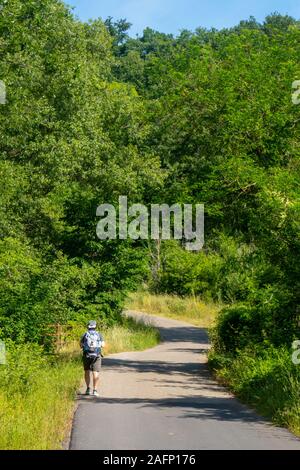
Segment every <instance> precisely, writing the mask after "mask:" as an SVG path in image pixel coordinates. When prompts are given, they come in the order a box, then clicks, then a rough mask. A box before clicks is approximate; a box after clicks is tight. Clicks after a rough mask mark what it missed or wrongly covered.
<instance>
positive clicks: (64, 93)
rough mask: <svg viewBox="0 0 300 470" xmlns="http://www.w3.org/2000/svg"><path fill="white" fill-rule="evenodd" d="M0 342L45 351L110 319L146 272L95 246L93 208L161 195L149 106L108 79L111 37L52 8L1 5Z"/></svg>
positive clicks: (49, 3) (99, 26) (132, 255)
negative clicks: (73, 323)
mask: <svg viewBox="0 0 300 470" xmlns="http://www.w3.org/2000/svg"><path fill="white" fill-rule="evenodd" d="M1 3H2V6H3V8H2V9H1V11H0V77H1V79H2V80H3V81H4V82H5V85H6V91H7V100H6V105H1V108H0V174H1V194H0V215H1V216H0V279H1V282H0V285H1V287H0V325H1V335H2V336H3V337H7V336H10V337H12V338H14V339H16V338H17V337H18V338H19V340H29V341H43V338H44V335H45V331H46V330H47V329H48V326H49V325H51V324H55V323H64V322H66V321H67V320H70V319H73V318H75V317H76V316H77V315H78V314H79V313H85V314H86V315H87V316H95V317H97V318H102V319H103V320H104V321H105V322H106V323H107V322H112V321H114V318H117V315H118V313H119V311H120V308H121V301H122V298H123V295H124V291H125V290H126V289H127V288H129V287H132V286H133V285H135V283H136V279H138V278H139V276H140V275H141V273H143V272H144V270H145V261H144V257H143V254H142V252H139V251H138V250H135V249H134V246H133V245H132V244H131V242H129V241H128V242H123V243H116V242H115V243H114V242H110V243H104V242H102V243H101V242H100V241H99V240H98V239H97V237H96V224H97V221H98V220H97V218H96V208H97V206H98V205H99V204H101V203H104V202H105V203H110V202H112V203H114V202H117V201H118V197H119V195H122V194H126V195H128V197H129V200H130V199H132V200H134V201H135V200H136V199H137V200H142V199H144V198H146V197H148V194H150V193H151V191H155V190H157V188H158V187H160V185H161V181H162V177H161V175H160V170H159V159H158V158H157V157H156V156H155V155H154V152H152V151H151V150H148V148H147V147H146V146H145V145H144V142H145V139H146V138H147V135H148V134H149V125H148V123H147V121H146V120H145V117H144V116H145V112H144V103H143V101H142V99H141V98H140V97H139V96H138V94H137V92H136V91H135V89H134V87H133V86H131V85H130V84H120V83H118V82H116V81H115V80H114V78H113V76H112V71H111V69H112V67H113V66H114V64H115V59H114V56H113V53H112V42H113V41H112V39H111V37H110V35H109V34H108V32H107V28H106V27H105V26H104V24H103V23H102V22H101V21H95V22H92V23H90V24H82V23H80V22H79V21H77V20H75V19H74V17H73V16H72V15H71V13H70V12H69V11H68V10H67V9H66V7H65V6H64V5H63V4H62V3H61V2H59V1H56V0H41V1H36V0H30V1H27V0H26V1H23V0H9V1H4V2H1Z"/></svg>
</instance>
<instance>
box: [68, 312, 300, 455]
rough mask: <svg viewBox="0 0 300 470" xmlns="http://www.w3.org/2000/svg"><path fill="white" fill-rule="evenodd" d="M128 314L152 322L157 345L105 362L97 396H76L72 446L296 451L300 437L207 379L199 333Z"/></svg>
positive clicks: (204, 339)
mask: <svg viewBox="0 0 300 470" xmlns="http://www.w3.org/2000/svg"><path fill="white" fill-rule="evenodd" d="M130 314H131V315H134V316H136V317H138V318H139V319H143V320H144V321H147V322H151V323H154V324H155V325H156V326H157V327H158V328H159V329H160V332H161V335H162V339H163V342H162V343H161V344H160V345H159V346H157V347H155V348H153V349H150V350H147V351H144V352H131V353H121V354H114V355H111V356H109V357H106V358H105V359H104V360H103V366H104V367H103V369H102V373H101V386H100V390H99V391H100V398H94V397H86V396H83V395H81V394H78V400H79V406H78V408H77V411H76V414H75V418H74V423H73V430H72V436H71V442H70V449H73V450H76V449H78V450H79V449H84V450H85V449H88V450H89V449H95V450H118V449H119V450H138V449H143V450H172V449H177V450H184V449H189V450H190V449H191V450H202V449H211V450H213V449H221V450H224V449H257V450H259V449H268V450H269V449H275V450H279V449H280V450H288V449H298V450H300V440H299V439H297V438H296V437H295V436H294V435H292V434H291V433H290V432H288V431H287V430H286V429H283V428H279V427H275V426H273V425H272V424H270V423H269V422H267V421H265V420H264V419H262V418H261V417H259V416H258V415H257V414H256V413H255V412H253V411H252V410H250V409H249V408H248V407H246V406H244V405H242V404H241V403H240V402H239V401H238V400H237V399H236V398H234V397H233V396H232V395H231V394H230V393H229V392H228V391H227V390H226V389H225V388H223V387H222V386H220V385H219V384H218V383H216V381H215V380H214V379H213V378H212V377H211V375H210V373H209V371H208V368H207V356H206V353H207V350H208V349H209V343H208V338H207V334H206V331H205V330H204V329H202V328H196V327H193V326H191V325H189V324H187V323H183V322H178V321H175V320H170V319H166V318H159V317H153V316H151V317H150V316H146V315H141V314H135V313H133V312H131V313H130ZM84 390H85V388H84V387H83V388H82V390H81V393H84Z"/></svg>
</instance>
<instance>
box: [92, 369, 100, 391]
mask: <svg viewBox="0 0 300 470" xmlns="http://www.w3.org/2000/svg"><path fill="white" fill-rule="evenodd" d="M99 378H100V374H99V372H93V383H94V390H97V387H98V384H99Z"/></svg>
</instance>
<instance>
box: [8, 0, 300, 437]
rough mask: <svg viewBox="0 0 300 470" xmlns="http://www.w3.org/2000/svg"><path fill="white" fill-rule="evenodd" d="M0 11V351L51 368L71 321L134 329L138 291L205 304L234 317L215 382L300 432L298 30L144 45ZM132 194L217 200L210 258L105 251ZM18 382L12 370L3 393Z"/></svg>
mask: <svg viewBox="0 0 300 470" xmlns="http://www.w3.org/2000/svg"><path fill="white" fill-rule="evenodd" d="M0 3H1V7H2V8H1V11H0V80H1V81H2V82H3V83H4V84H5V89H6V102H5V104H0V177H1V193H0V339H1V340H2V341H4V342H5V344H6V347H7V350H8V354H11V357H12V360H13V361H15V360H17V359H16V354H18V355H20V354H21V355H22V354H23V356H22V357H24V358H25V356H26V354H27V356H26V358H27V359H24V361H25V360H28V361H29V358H28V357H29V353H28V351H33V352H36V353H34V354H33V356H35V354H36V355H38V356H39V359H38V360H39V361H43V360H46V359H45V358H47V355H48V354H51V352H52V351H53V347H54V345H53V341H52V338H53V336H52V335H51V331H52V329H53V328H54V327H55V325H57V324H60V325H68V324H72V322H73V323H76V322H79V323H85V322H86V321H87V320H89V319H90V318H96V319H97V320H99V321H100V322H101V324H102V325H104V326H107V327H109V326H113V325H115V324H119V323H122V318H121V312H122V310H123V307H124V302H125V300H126V297H127V295H128V293H130V292H134V291H136V290H138V289H140V288H141V286H145V285H147V289H149V291H150V292H152V293H154V294H170V295H176V296H179V297H182V298H184V297H186V296H196V297H200V298H201V299H203V300H204V301H207V302H216V303H218V304H220V305H222V308H221V309H220V312H219V314H218V316H217V318H216V322H215V325H214V327H213V328H212V329H211V332H210V336H211V342H212V346H213V347H212V351H211V353H210V361H209V362H210V367H211V369H212V370H213V371H214V373H215V374H217V375H218V376H219V377H220V380H223V381H225V383H227V384H228V385H229V386H230V387H231V388H232V389H233V390H234V391H235V392H236V393H237V394H238V395H239V396H241V397H242V398H243V399H244V400H245V401H247V402H249V403H250V404H253V405H255V406H256V407H257V409H258V410H259V411H261V412H263V413H265V414H266V415H268V416H271V417H272V418H273V419H274V420H275V422H277V423H280V424H284V425H287V426H289V427H290V428H291V429H292V430H294V431H296V432H300V408H299V402H300V401H299V399H300V396H299V394H300V392H299V390H300V387H299V382H300V372H299V366H297V365H295V364H293V362H292V359H291V357H292V352H293V349H292V343H293V341H295V340H297V339H300V331H299V330H300V327H299V325H300V310H299V305H300V267H299V266H300V265H299V259H300V236H299V234H300V217H299V210H300V186H299V185H300V139H299V137H300V134H299V122H300V105H296V104H294V103H293V100H292V93H293V88H292V84H293V82H295V81H296V80H300V61H299V58H300V21H297V20H296V19H294V18H292V17H289V16H282V15H279V14H277V13H271V14H270V15H269V16H267V17H266V18H265V20H264V22H262V23H259V22H257V21H256V20H255V18H252V17H251V18H249V19H248V20H244V21H241V22H240V23H239V24H238V25H237V26H235V27H233V28H230V29H222V30H214V29H211V30H207V29H205V28H202V27H201V26H200V25H199V28H198V29H196V31H193V32H192V31H187V30H182V31H181V33H180V34H179V35H178V36H176V37H175V36H173V35H170V34H164V33H162V32H157V31H154V30H152V29H150V28H147V29H145V30H144V33H143V35H142V36H138V37H136V38H132V37H131V36H130V26H131V25H130V23H129V22H128V21H127V20H126V19H114V18H108V19H106V20H105V21H104V20H101V19H99V20H95V21H90V22H89V23H84V22H81V21H79V19H77V18H76V17H75V16H74V14H73V13H72V11H71V10H70V9H69V8H68V7H66V6H65V4H64V3H62V2H61V1H59V0H1V2H0ZM121 195H126V196H127V198H128V203H129V204H136V203H141V204H144V205H146V206H147V207H150V205H151V204H162V203H166V204H170V205H172V204H174V203H179V204H195V205H196V204H204V205H205V245H204V247H203V249H202V250H200V251H198V252H190V251H187V250H186V249H185V247H184V246H183V245H184V243H183V241H180V240H166V241H162V242H161V243H159V244H158V243H157V242H155V241H151V240H130V239H127V240H99V239H98V238H97V235H96V226H97V223H98V218H97V216H96V209H97V207H98V206H99V205H101V204H107V203H108V204H113V205H115V206H116V207H117V206H118V201H119V196H121ZM10 351H11V353H10ZM30 357H31V358H32V352H31V353H30ZM38 366H40V363H38V365H37V367H38ZM32 367H33V366H32ZM12 373H13V372H9V370H4V368H3V366H0V375H2V379H3V380H2V385H1V384H0V390H2V389H1V387H2V386H3V390H2V392H1V393H3V394H4V392H5V390H4V389H5V388H6V387H7V384H8V382H9V381H11V378H12V375H11V374H12ZM22 374H23V375H20V376H19V377H18V386H21V387H25V386H26V384H27V382H28V380H29V379H28V375H26V373H25V372H24V371H23V372H22ZM20 384H21V385H20ZM1 393H0V398H1ZM3 396H4V395H3ZM270 397H271V398H272V399H271V398H270Z"/></svg>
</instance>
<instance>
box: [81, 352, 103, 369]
mask: <svg viewBox="0 0 300 470" xmlns="http://www.w3.org/2000/svg"><path fill="white" fill-rule="evenodd" d="M82 362H83V367H84V370H91V371H92V372H100V369H101V356H99V357H96V358H94V357H93V358H91V357H86V356H83V357H82Z"/></svg>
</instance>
